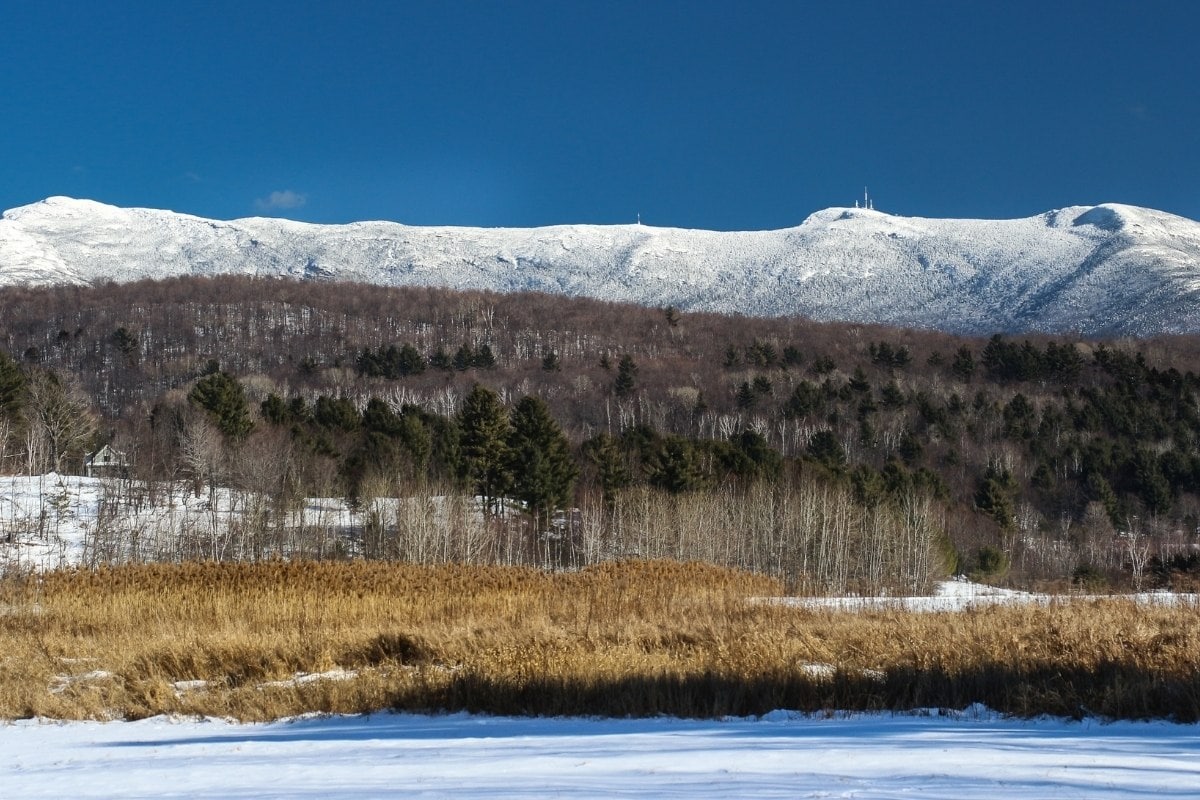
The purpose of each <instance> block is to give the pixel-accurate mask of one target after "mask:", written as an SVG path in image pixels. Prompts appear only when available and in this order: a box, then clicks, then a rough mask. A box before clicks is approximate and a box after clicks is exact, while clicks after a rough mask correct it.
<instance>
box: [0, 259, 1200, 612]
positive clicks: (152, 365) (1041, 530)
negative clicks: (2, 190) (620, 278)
mask: <svg viewBox="0 0 1200 800" xmlns="http://www.w3.org/2000/svg"><path fill="white" fill-rule="evenodd" d="M0 351H4V353H6V354H3V353H0V471H3V472H6V473H26V472H30V473H39V472H45V471H49V470H52V469H53V470H57V471H60V472H77V471H79V470H80V469H81V467H82V462H83V456H84V454H85V453H88V452H91V451H94V450H95V449H96V448H98V447H99V446H100V445H102V444H106V443H108V444H111V445H112V446H113V447H114V448H116V449H117V450H119V451H122V452H123V453H125V454H126V457H127V458H128V465H129V466H128V474H127V476H126V477H127V478H128V480H125V481H112V482H111V483H112V484H113V487H114V488H112V489H110V490H109V491H110V492H111V493H112V494H113V498H112V499H113V502H114V503H116V502H130V503H135V504H137V503H141V502H145V501H151V502H152V501H153V500H154V498H153V495H154V493H155V492H159V491H164V490H163V489H162V488H161V487H163V486H170V485H178V484H181V483H184V482H186V483H187V485H189V486H192V487H194V489H195V490H196V491H200V490H201V487H205V486H214V485H219V486H225V487H229V488H230V489H231V490H232V496H233V497H234V499H233V500H231V501H230V502H231V503H233V504H234V505H236V506H237V510H239V511H241V513H240V514H239V515H237V516H236V519H237V520H238V521H237V523H236V524H231V525H230V528H229V530H227V531H223V532H222V533H221V534H220V536H217V535H216V534H213V535H212V536H210V537H209V538H208V539H207V540H205V541H196V542H193V543H191V545H188V544H187V543H186V542H185V543H184V544H182V545H181V547H185V548H186V547H191V548H192V549H190V550H189V549H185V550H181V551H177V552H172V553H170V554H165V553H161V552H151V551H139V550H138V549H137V548H136V547H134V548H132V549H130V548H128V547H125V548H118V547H113V548H111V549H110V550H107V551H106V550H105V549H104V548H103V547H97V548H95V549H94V550H93V556H94V557H95V558H96V559H97V560H98V562H104V561H110V562H111V561H116V560H121V559H125V560H154V559H155V558H166V559H169V560H179V559H180V558H181V557H187V556H195V557H201V558H208V559H218V560H234V559H246V560H261V559H267V558H272V557H276V556H280V555H285V556H312V557H319V558H348V557H365V558H368V559H387V560H396V561H408V562H414V563H444V562H461V563H471V564H475V563H479V564H497V565H529V566H544V567H552V568H557V567H570V568H576V567H584V566H588V565H592V564H596V563H599V562H605V561H610V560H621V559H628V558H670V559H677V560H681V561H688V560H694V561H703V562H710V563H713V564H716V565H719V566H727V567H736V568H739V569H744V570H749V571H752V572H759V573H764V574H766V575H769V576H771V577H773V578H775V579H779V580H781V581H782V585H783V586H784V587H786V589H787V590H788V591H793V592H842V591H850V590H853V591H867V592H883V591H899V590H903V591H906V592H907V591H918V590H921V589H924V588H926V587H927V585H928V583H929V582H930V581H931V580H933V579H936V578H939V577H942V576H945V575H947V574H953V573H966V574H970V575H972V576H974V577H976V578H980V579H985V580H988V581H991V582H1007V583H1009V584H1012V585H1018V586H1026V587H1057V588H1068V587H1072V586H1073V587H1076V588H1078V589H1079V590H1080V591H1088V592H1090V591H1096V590H1099V589H1101V588H1105V587H1107V588H1115V589H1123V588H1147V589H1148V588H1157V587H1171V588H1175V589H1188V588H1193V586H1194V582H1195V578H1196V576H1197V575H1198V574H1200V550H1198V549H1197V544H1198V542H1200V451H1198V449H1197V443H1198V441H1200V408H1198V406H1197V393H1198V391H1200V378H1198V377H1197V371H1198V370H1200V340H1197V339H1196V338H1192V337H1170V338H1158V339H1150V340H1136V341H1135V340H1121V341H1080V340H1077V339H1072V338H1069V337H1066V338H1064V337H1045V336H1029V337H1000V336H996V337H992V338H990V339H989V338H964V337H955V336H951V335H947V334H943V333H938V332H933V331H922V330H897V329H890V328H884V327H877V326H869V325H857V324H826V323H816V322H812V321H808V320H803V319H795V318H788V319H761V318H752V317H739V316H721V315H715V314H699V313H685V312H680V311H678V310H676V309H673V308H664V309H650V308H642V307H635V306H629V305H619V304H612V303H604V302H598V301H593V300H583V299H569V298H560V297H551V296H546V295H541V294H514V295H496V294H486V293H479V292H466V293H464V292H455V291H450V290H442V289H429V288H407V289H404V288H396V289H389V288H380V287H377V286H363V285H349V284H336V283H314V282H309V283H304V282H291V281H280V280H273V279H272V280H264V279H255V278H245V277H222V278H212V279H207V278H186V279H172V280H166V281H155V282H141V283H134V284H128V285H115V284H107V285H101V286H95V287H88V288H81V287H59V288H39V289H34V288H7V289H3V290H0ZM306 497H341V498H344V499H345V501H346V503H347V504H349V505H350V507H351V508H353V509H355V510H357V511H360V512H361V513H360V514H359V515H358V518H359V519H361V520H362V523H361V526H360V529H359V530H357V531H356V532H355V535H354V536H351V537H340V538H339V537H334V538H331V537H330V536H329V535H328V532H327V531H322V530H321V529H320V525H316V524H314V523H313V522H312V521H311V520H310V519H308V518H307V517H305V518H304V520H303V523H301V522H298V521H297V520H300V519H301V517H300V516H299V514H300V511H301V507H302V506H303V498H306ZM477 497H480V498H482V499H483V506H484V509H485V513H483V514H479V513H476V512H475V510H474V509H475V508H476V506H475V504H474V503H475V501H474V498H477ZM389 498H397V499H398V502H390V503H385V502H380V501H382V500H387V499H389ZM113 507H114V508H115V507H116V506H115V505H114V506H113ZM102 516H103V515H102ZM112 516H113V519H110V520H107V522H108V524H109V526H110V527H109V528H107V529H106V530H108V531H109V534H110V535H111V536H114V537H118V536H121V535H126V534H128V533H129V532H124V533H123V532H122V530H121V529H120V525H121V522H120V520H119V519H117V517H119V515H117V514H113V515H112Z"/></svg>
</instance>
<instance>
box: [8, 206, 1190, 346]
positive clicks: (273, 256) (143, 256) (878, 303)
mask: <svg viewBox="0 0 1200 800" xmlns="http://www.w3.org/2000/svg"><path fill="white" fill-rule="evenodd" d="M189 274H194V275H217V274H250V275H261V276H291V277H296V278H301V279H313V280H343V281H360V282H366V283H374V284H380V285H392V286H402V285H432V286H444V287H449V288H456V289H484V290H492V291H501V292H505V291H519V290H537V291H543V292H550V293H556V294H564V295H572V296H575V295H578V296H588V297H595V298H599V299H605V300H615V301H628V302H635V303H641V304H644V305H650V306H664V305H674V306H676V307H678V308H681V309H684V310H706V311H717V312H724V313H741V314H750V315H763V316H775V315H793V314H794V315H804V316H808V317H812V318H814V319H819V320H843V321H855V322H879V323H886V324H894V325H904V326H913V327H928V328H937V329H941V330H947V331H952V332H963V333H991V332H1009V333H1015V332H1022V331H1031V330H1040V331H1049V332H1078V333H1082V334H1088V335H1148V334H1154V333H1159V332H1193V331H1200V305H1198V304H1197V301H1198V300H1200V294H1198V293H1200V223H1197V222H1194V221H1192V220H1189V219H1184V218H1182V217H1178V216H1175V215H1172V214H1167V213H1164V212H1161V211H1154V210H1151V209H1144V208H1138V207H1135V206H1128V205H1120V204H1116V203H1105V204H1103V205H1098V206H1072V207H1068V208H1062V209H1057V210H1053V211H1048V212H1046V213H1043V214H1039V215H1036V216H1033V217H1028V218H1024V219H1013V220H972V219H961V220H953V219H928V218H921V217H904V216H899V215H896V214H890V213H887V212H884V211H878V210H874V209H867V208H828V209H824V210H822V211H817V212H815V213H813V214H811V215H810V216H809V217H808V218H807V219H805V220H804V221H803V222H802V223H801V224H800V225H798V226H796V227H792V228H786V229H783V230H777V231H753V232H716V231H702V230H686V229H679V228H655V227H650V226H646V225H556V226H551V227H543V228H470V227H448V226H441V227H415V226H408V225H402V224H398V223H394V222H382V221H374V222H357V223H351V224H348V225H317V224H311V223H303V222H294V221H290V220H284V219H276V218H265V217H254V218H248V219H240V220H232V221H217V220H208V219H203V218H201V217H195V216H190V215H186V214H177V213H173V212H170V211H158V210H153V209H143V208H118V207H114V206H109V205H105V204H102V203H97V202H94V201H90V200H76V199H71V198H66V197H51V198H47V199H46V200H43V201H41V202H38V203H33V204H31V205H27V206H23V207H21V208H16V209H12V210H10V211H7V212H5V213H4V215H3V219H0V285H14V284H20V285H44V284H63V283H67V284H86V283H90V282H95V281H106V280H112V281H130V280H138V279H141V278H165V277H171V276H177V275H189Z"/></svg>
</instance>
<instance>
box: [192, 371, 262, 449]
mask: <svg viewBox="0 0 1200 800" xmlns="http://www.w3.org/2000/svg"><path fill="white" fill-rule="evenodd" d="M188 400H190V401H191V402H192V403H194V404H195V405H197V406H199V407H200V408H202V409H204V410H205V411H207V412H208V413H209V414H210V415H211V416H212V419H213V422H214V423H215V424H216V426H217V428H218V430H220V431H221V433H223V434H225V435H226V436H228V437H230V438H232V439H241V438H244V437H245V436H246V434H248V433H250V429H251V428H253V427H254V422H253V420H251V419H250V409H249V407H248V406H247V405H246V392H245V390H243V389H242V384H241V383H239V382H238V380H237V378H235V377H233V376H232V375H230V374H229V373H228V372H214V373H212V374H210V375H207V376H205V377H203V378H201V379H200V380H198V381H196V385H195V386H193V387H192V391H190V392H188Z"/></svg>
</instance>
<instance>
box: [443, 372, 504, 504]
mask: <svg viewBox="0 0 1200 800" xmlns="http://www.w3.org/2000/svg"><path fill="white" fill-rule="evenodd" d="M457 421H458V427H459V453H460V456H461V464H462V474H463V477H464V478H465V479H466V480H467V482H468V483H469V484H470V486H471V488H472V489H473V490H474V491H475V492H476V493H478V494H479V495H480V496H481V497H482V498H483V501H484V507H485V508H487V510H488V511H489V512H494V511H495V510H496V501H497V500H499V499H500V498H501V497H503V496H504V495H505V493H506V492H507V491H508V490H509V487H510V486H511V485H512V472H511V461H510V459H509V454H508V430H509V425H508V414H507V413H506V412H505V410H504V406H503V404H502V403H501V402H500V397H499V395H497V394H496V393H495V392H493V391H492V390H491V389H488V388H487V387H486V386H481V385H479V384H478V383H477V384H475V385H474V386H473V387H471V391H470V392H468V393H467V396H466V398H465V399H464V400H463V406H462V410H460V411H459V413H458V420H457Z"/></svg>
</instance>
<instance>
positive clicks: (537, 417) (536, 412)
mask: <svg viewBox="0 0 1200 800" xmlns="http://www.w3.org/2000/svg"><path fill="white" fill-rule="evenodd" d="M508 457H509V469H510V471H511V474H512V494H513V497H515V498H516V499H517V500H520V501H521V502H522V503H523V504H524V505H525V508H526V509H527V510H528V511H529V513H530V515H531V516H533V517H534V519H535V520H536V521H537V524H538V530H539V531H541V530H546V528H547V527H548V526H549V523H550V519H551V517H553V515H554V512H555V511H557V510H558V509H560V508H564V507H565V506H566V505H567V503H568V502H569V501H570V499H571V489H572V487H573V486H574V484H575V478H576V476H577V475H578V473H579V471H578V469H577V468H576V467H575V461H574V459H572V458H571V446H570V443H569V442H568V441H567V437H566V436H565V435H564V434H563V432H562V430H561V429H560V428H559V427H558V423H557V422H555V421H554V418H553V417H551V416H550V411H549V410H548V409H547V408H546V404H545V403H543V402H542V401H541V400H540V399H539V398H537V397H523V398H521V400H520V402H518V403H517V405H516V408H514V409H513V412H512V418H511V421H510V427H509V433H508Z"/></svg>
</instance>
